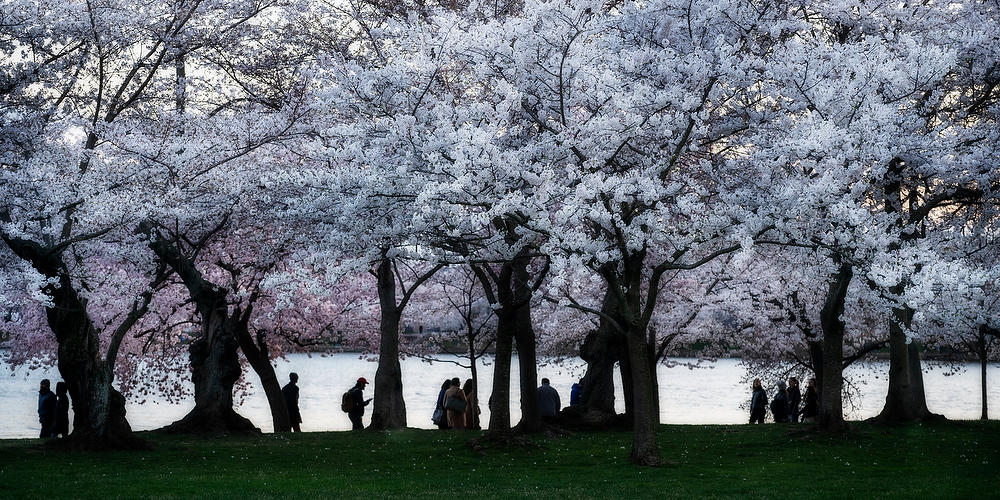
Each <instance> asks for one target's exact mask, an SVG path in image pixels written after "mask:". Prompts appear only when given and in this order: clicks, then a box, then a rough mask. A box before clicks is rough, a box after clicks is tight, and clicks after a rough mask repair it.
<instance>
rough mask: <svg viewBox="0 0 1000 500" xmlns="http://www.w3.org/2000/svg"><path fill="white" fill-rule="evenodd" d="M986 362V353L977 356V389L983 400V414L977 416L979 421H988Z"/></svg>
mask: <svg viewBox="0 0 1000 500" xmlns="http://www.w3.org/2000/svg"><path fill="white" fill-rule="evenodd" d="M987 365H988V361H987V359H986V352H982V353H980V355H979V389H980V395H981V397H982V399H983V414H982V415H980V416H979V418H980V420H989V419H990V412H989V404H988V403H987V399H988V398H987V397H986V396H987V393H986V367H987Z"/></svg>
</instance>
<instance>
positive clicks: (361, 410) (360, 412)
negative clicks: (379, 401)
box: [340, 377, 372, 431]
mask: <svg viewBox="0 0 1000 500" xmlns="http://www.w3.org/2000/svg"><path fill="white" fill-rule="evenodd" d="M366 385H368V380H367V379H365V378H364V377H361V378H359V379H358V383H356V384H354V387H351V388H350V390H348V391H347V392H345V393H344V397H343V401H342V402H341V403H340V409H341V410H344V411H345V412H347V418H350V419H351V430H352V431H360V430H364V428H365V426H364V424H362V423H361V417H363V416H364V415H365V407H366V406H368V403H371V402H372V398H368V399H365V396H364V392H363V391H364V390H365V386H366Z"/></svg>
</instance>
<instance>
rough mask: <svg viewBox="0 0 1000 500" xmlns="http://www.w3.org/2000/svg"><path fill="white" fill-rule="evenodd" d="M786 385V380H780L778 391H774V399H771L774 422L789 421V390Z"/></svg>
mask: <svg viewBox="0 0 1000 500" xmlns="http://www.w3.org/2000/svg"><path fill="white" fill-rule="evenodd" d="M786 387H787V386H786V385H785V381H784V380H780V381H778V391H777V392H775V393H774V399H772V400H771V416H773V417H774V422H775V423H779V424H780V423H785V422H788V392H787V391H786V390H785V388H786Z"/></svg>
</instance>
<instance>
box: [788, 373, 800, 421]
mask: <svg viewBox="0 0 1000 500" xmlns="http://www.w3.org/2000/svg"><path fill="white" fill-rule="evenodd" d="M800 402H802V393H800V392H799V379H797V378H795V377H789V378H788V421H789V422H798V421H799V403H800Z"/></svg>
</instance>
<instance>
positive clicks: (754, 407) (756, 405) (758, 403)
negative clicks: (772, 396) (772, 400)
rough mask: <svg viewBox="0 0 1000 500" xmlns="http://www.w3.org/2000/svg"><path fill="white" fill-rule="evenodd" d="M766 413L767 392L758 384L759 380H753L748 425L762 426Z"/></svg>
mask: <svg viewBox="0 0 1000 500" xmlns="http://www.w3.org/2000/svg"><path fill="white" fill-rule="evenodd" d="M766 412H767V392H765V391H764V387H763V386H761V384H760V379H759V378H755V379H753V394H751V396H750V423H751V424H763V423H764V414H765V413H766Z"/></svg>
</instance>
